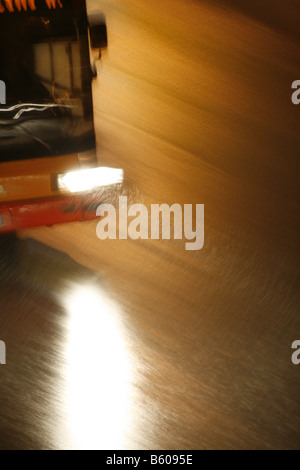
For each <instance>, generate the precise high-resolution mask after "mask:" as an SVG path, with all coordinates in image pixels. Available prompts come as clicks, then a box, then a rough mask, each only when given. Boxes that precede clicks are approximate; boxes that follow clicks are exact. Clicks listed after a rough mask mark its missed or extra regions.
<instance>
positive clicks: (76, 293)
mask: <svg viewBox="0 0 300 470" xmlns="http://www.w3.org/2000/svg"><path fill="white" fill-rule="evenodd" d="M63 304H64V306H65V308H66V310H67V312H68V314H69V317H68V331H69V338H68V342H67V345H66V360H67V365H66V371H65V375H66V379H67V388H66V397H65V399H66V403H65V406H66V409H67V414H68V417H69V418H68V421H69V427H70V433H71V441H72V447H73V448H76V449H100V448H101V449H117V448H123V446H124V439H125V432H126V429H128V427H129V425H130V420H131V418H132V414H131V413H130V408H131V397H132V390H131V363H130V359H129V354H128V350H127V346H126V341H125V339H124V335H123V331H122V322H121V318H120V315H121V310H120V308H119V306H118V305H117V304H116V303H115V302H114V301H112V300H111V299H110V298H109V297H108V295H107V294H106V292H104V290H103V289H102V288H100V287H98V286H93V285H88V284H86V285H83V286H81V285H76V284H73V285H71V286H70V287H69V289H67V290H66V292H65V294H64V298H63Z"/></svg>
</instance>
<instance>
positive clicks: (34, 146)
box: [0, 0, 95, 161]
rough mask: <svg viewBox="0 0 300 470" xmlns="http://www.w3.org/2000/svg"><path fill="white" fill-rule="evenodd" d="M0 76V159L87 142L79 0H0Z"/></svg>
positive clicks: (71, 149) (83, 20)
mask: <svg viewBox="0 0 300 470" xmlns="http://www.w3.org/2000/svg"><path fill="white" fill-rule="evenodd" d="M25 7H26V8H25ZM0 80H1V81H2V82H3V83H4V84H5V100H2V101H1V103H2V104H0V161H10V160H20V159H28V158H37V157H43V156H55V155H63V154H66V153H75V152H81V151H85V150H89V149H91V148H93V147H94V146H95V137H94V126H93V107H92V93H91V81H92V73H91V67H90V57H89V42H88V26H87V16H86V6H85V1H84V0H22V1H21V0H0Z"/></svg>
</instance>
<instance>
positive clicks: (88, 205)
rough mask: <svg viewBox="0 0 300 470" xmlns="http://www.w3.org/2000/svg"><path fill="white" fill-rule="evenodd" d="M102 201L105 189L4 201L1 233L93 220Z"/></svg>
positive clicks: (0, 208) (0, 206)
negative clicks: (102, 191) (9, 201)
mask: <svg viewBox="0 0 300 470" xmlns="http://www.w3.org/2000/svg"><path fill="white" fill-rule="evenodd" d="M100 204H101V192H99V193H97V192H93V193H84V194H76V195H72V196H62V197H51V198H45V199H34V200H27V201H21V202H11V203H4V204H0V233H7V232H13V231H17V230H21V229H25V228H30V227H38V226H43V225H54V224H61V223H68V222H75V221H84V220H93V219H95V218H96V210H97V207H98V206H99V205H100Z"/></svg>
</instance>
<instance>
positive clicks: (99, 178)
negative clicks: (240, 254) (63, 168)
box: [57, 167, 124, 193]
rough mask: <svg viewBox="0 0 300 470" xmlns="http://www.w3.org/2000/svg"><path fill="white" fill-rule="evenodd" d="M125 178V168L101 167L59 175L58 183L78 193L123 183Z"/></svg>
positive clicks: (59, 186)
mask: <svg viewBox="0 0 300 470" xmlns="http://www.w3.org/2000/svg"><path fill="white" fill-rule="evenodd" d="M123 179H124V172H123V170H120V169H117V168H109V167H100V168H91V169H86V170H79V171H71V172H69V173H65V174H62V175H58V178H57V183H58V188H59V189H67V190H69V191H70V192H71V193H77V192H81V191H91V190H93V189H96V188H101V187H102V186H110V185H112V184H118V183H122V181H123Z"/></svg>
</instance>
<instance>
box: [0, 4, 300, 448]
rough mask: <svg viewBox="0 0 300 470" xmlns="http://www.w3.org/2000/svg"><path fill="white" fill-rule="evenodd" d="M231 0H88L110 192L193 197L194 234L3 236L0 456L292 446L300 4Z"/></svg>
mask: <svg viewBox="0 0 300 470" xmlns="http://www.w3.org/2000/svg"><path fill="white" fill-rule="evenodd" d="M237 3H238V2H236V1H230V2H225V1H224V2H222V1H219V2H217V1H216V2H205V1H192V0H189V1H183V0H182V1H180V0H172V2H171V1H165V2H161V1H158V0H149V1H148V2H138V1H137V0H122V1H121V0H110V1H105V0H104V1H101V2H99V1H98V0H94V1H92V0H91V1H90V2H89V8H93V7H99V6H100V7H101V8H102V9H103V10H104V12H105V14H106V17H107V24H108V31H109V48H108V50H107V51H106V52H105V53H104V54H103V57H102V62H101V64H99V66H98V70H99V79H98V83H96V84H95V87H94V95H95V125H96V134H97V141H98V158H99V161H100V162H101V163H102V164H104V165H109V166H114V167H117V168H122V169H123V170H124V174H125V178H126V180H125V183H124V186H123V187H122V189H120V188H116V189H114V190H112V191H111V192H109V193H107V194H106V195H105V201H103V202H112V203H114V204H117V203H118V196H119V194H122V195H127V197H128V203H131V204H134V203H142V204H144V205H146V207H148V208H149V209H150V206H151V204H162V203H166V204H173V203H178V204H181V205H183V204H193V205H195V204H204V205H205V244H204V247H203V249H201V250H199V251H187V250H185V242H186V240H131V239H127V240H118V239H117V240H99V239H98V238H97V236H96V226H97V222H98V221H92V222H85V223H73V224H68V225H62V226H55V227H50V228H49V227H46V228H39V229H34V230H26V231H24V232H22V233H19V234H18V239H15V240H14V241H13V242H12V241H11V240H10V242H9V244H7V243H6V242H5V241H2V246H1V268H0V270H1V271H0V272H1V276H0V277H1V287H0V292H1V309H0V339H1V340H3V341H5V343H6V350H7V351H6V352H7V364H6V365H5V366H4V365H2V366H0V377H1V379H0V403H1V406H0V448H1V449H66V448H68V449H89V448H92V449H249V448H250V449H271V448H275V449H289V448H292V449H297V448H299V442H300V439H299V431H300V405H299V387H300V365H298V366H297V365H294V364H293V363H292V361H291V355H292V349H291V344H292V342H293V341H294V340H297V339H298V340H299V339H300V322H299V283H298V279H299V262H298V261H299V248H298V238H299V235H298V234H299V216H298V214H299V148H300V134H299V113H300V107H297V106H295V105H293V104H292V102H291V93H292V92H291V84H292V82H293V81H294V80H296V79H300V77H299V56H300V54H299V52H300V43H299V35H298V30H297V28H296V27H295V25H296V24H298V25H299V18H300V7H299V5H298V6H297V2H296V1H292V0H290V1H288V2H284V3H283V2H280V1H275V0H274V1H273V2H272V5H273V8H272V9H271V11H270V12H269V13H270V14H268V15H266V12H265V8H262V7H259V6H257V5H259V2H248V3H251V5H248V8H247V4H246V6H245V7H244V8H243V9H241V8H240V7H238V5H237ZM245 3H246V2H245ZM266 3H268V4H269V3H270V2H266Z"/></svg>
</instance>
